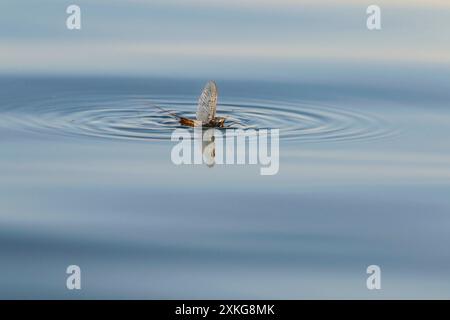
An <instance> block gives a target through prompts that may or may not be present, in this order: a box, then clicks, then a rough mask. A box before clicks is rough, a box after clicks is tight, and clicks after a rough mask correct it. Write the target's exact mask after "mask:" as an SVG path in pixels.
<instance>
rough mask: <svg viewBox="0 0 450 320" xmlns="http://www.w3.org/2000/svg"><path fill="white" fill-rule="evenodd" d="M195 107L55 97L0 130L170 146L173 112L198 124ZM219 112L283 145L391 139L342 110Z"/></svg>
mask: <svg viewBox="0 0 450 320" xmlns="http://www.w3.org/2000/svg"><path fill="white" fill-rule="evenodd" d="M196 103H197V97H194V96H172V97H163V96H111V95H109V96H99V95H91V96H84V97H83V98H75V99H74V98H71V97H56V98H51V99H42V100H39V101H34V102H32V103H28V104H26V105H16V106H9V108H4V109H3V111H2V116H1V119H0V126H7V127H11V126H16V127H19V128H22V129H27V130H32V131H35V132H44V133H45V132H49V133H52V132H53V133H59V134H67V135H79V136H80V135H81V136H92V137H102V138H114V139H144V140H166V139H170V137H171V133H172V132H173V130H174V129H175V128H181V127H182V126H181V125H180V124H179V123H178V120H177V118H176V117H174V116H173V115H171V113H170V112H173V113H176V114H178V115H180V116H184V117H188V118H192V119H194V118H195V111H196ZM161 108H162V109H161ZM217 108H218V111H217V115H218V116H224V117H227V121H226V125H227V127H229V128H241V129H246V128H254V129H280V136H281V138H282V139H285V140H302V141H330V140H331V141H339V140H364V139H374V138H380V137H385V136H387V135H389V134H391V133H392V130H390V129H389V125H388V124H387V123H386V121H384V120H383V119H381V118H379V117H375V116H373V115H369V114H364V113H360V112H356V111H355V110H351V109H347V108H345V107H340V106H339V107H338V106H329V105H323V104H317V103H308V102H302V101H275V100H250V99H245V98H242V99H234V100H225V99H224V98H222V99H221V101H220V102H219V104H218V107H217ZM164 110H167V111H170V112H166V111H164Z"/></svg>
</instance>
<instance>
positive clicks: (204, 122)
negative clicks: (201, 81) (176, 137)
mask: <svg viewBox="0 0 450 320" xmlns="http://www.w3.org/2000/svg"><path fill="white" fill-rule="evenodd" d="M216 108H217V86H216V83H215V82H214V81H208V83H207V84H206V86H205V88H204V89H203V91H202V94H201V95H200V98H199V99H198V106H197V114H196V116H197V119H196V120H192V119H189V118H184V117H180V123H181V124H182V125H186V126H190V127H197V126H203V127H223V126H224V123H225V118H223V117H216Z"/></svg>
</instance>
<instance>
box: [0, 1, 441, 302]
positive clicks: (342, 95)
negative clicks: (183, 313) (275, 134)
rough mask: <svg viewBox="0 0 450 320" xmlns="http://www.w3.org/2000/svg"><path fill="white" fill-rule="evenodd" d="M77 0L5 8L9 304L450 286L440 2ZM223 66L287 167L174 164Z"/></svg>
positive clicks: (0, 150)
mask: <svg viewBox="0 0 450 320" xmlns="http://www.w3.org/2000/svg"><path fill="white" fill-rule="evenodd" d="M69 4H70V3H65V2H57V3H56V2H55V1H40V2H39V4H38V3H36V4H30V3H29V2H26V1H3V2H2V3H1V4H0V12H1V13H0V15H1V19H0V71H1V76H0V297H1V298H64V299H66V298H67V299H69V298H126V299H127V298H194V299H195V298H224V299H231V298H235V299H239V298H267V299H271V298H274V299H277V298H449V297H450V276H449V273H448V270H449V268H450V250H449V249H448V244H449V243H450V233H449V230H450V197H449V192H450V167H449V166H450V151H449V150H450V140H449V137H450V126H449V123H450V108H449V101H450V90H449V89H450V73H449V62H450V61H449V53H450V50H449V44H450V41H449V40H450V33H449V30H450V29H449V27H450V22H449V21H450V19H449V18H450V6H449V5H448V4H447V3H446V2H445V1H411V2H408V6H406V5H405V4H404V2H403V1H389V2H388V1H379V5H380V6H381V8H382V19H383V20H382V26H383V27H382V30H380V31H368V30H367V29H366V25H365V23H366V14H365V10H366V8H367V6H368V5H369V4H371V3H365V2H364V1H349V0H347V1H343V2H342V3H341V2H339V4H338V2H337V1H336V2H330V1H326V2H325V1H314V2H313V1H289V0H282V1H252V0H244V1H239V2H238V1H201V0H196V1H176V0H170V1H78V3H77V4H78V5H80V7H81V9H82V29H81V30H80V31H69V30H67V29H66V28H65V19H66V17H67V15H66V14H65V8H66V7H67V6H68V5H69ZM209 79H214V80H216V82H217V84H218V87H219V105H218V113H219V114H220V113H222V114H225V115H229V116H233V117H236V118H238V119H239V120H242V121H243V122H244V123H245V124H248V125H249V126H252V125H254V126H256V127H264V128H279V129H280V133H281V136H282V139H281V141H280V170H279V173H278V174H277V175H274V176H261V175H260V174H259V166H257V165H244V166H242V165H241V166H237V165H234V166H233V165H231V166H230V165H224V166H219V165H216V166H214V167H213V168H208V167H207V166H206V165H197V166H175V165H174V164H173V163H172V162H171V160H170V151H171V148H172V147H173V146H174V143H173V142H171V141H170V140H167V138H168V137H169V134H170V132H171V129H172V128H174V127H175V126H174V125H173V124H172V123H171V122H170V121H168V119H167V117H165V116H164V115H162V114H161V113H160V112H158V111H156V110H155V109H154V108H152V105H154V104H157V105H161V106H164V107H165V108H167V109H170V110H178V111H179V112H182V113H184V114H186V115H190V114H193V113H194V112H195V105H196V100H197V97H198V95H199V93H200V91H201V89H202V88H203V85H204V83H205V82H206V81H207V80H209ZM70 264H76V265H79V266H80V267H81V270H82V290H80V291H69V290H67V289H66V287H65V280H66V277H67V275H66V273H65V270H66V267H67V266H68V265H70ZM371 264H376V265H379V266H380V267H381V269H382V290H379V291H369V290H367V288H366V278H367V274H366V272H365V271H366V267H367V266H368V265H371Z"/></svg>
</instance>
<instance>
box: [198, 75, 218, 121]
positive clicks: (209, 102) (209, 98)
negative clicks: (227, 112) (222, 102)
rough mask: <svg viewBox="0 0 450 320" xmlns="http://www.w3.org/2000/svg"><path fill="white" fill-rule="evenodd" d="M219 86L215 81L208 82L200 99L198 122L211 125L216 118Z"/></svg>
mask: <svg viewBox="0 0 450 320" xmlns="http://www.w3.org/2000/svg"><path fill="white" fill-rule="evenodd" d="M216 105H217V86H216V83H215V82H214V81H208V83H207V84H206V86H205V88H204V89H203V91H202V94H201V95H200V98H199V99H198V106H197V120H199V121H201V122H203V123H209V122H210V121H211V120H212V119H214V118H215V116H216Z"/></svg>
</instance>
